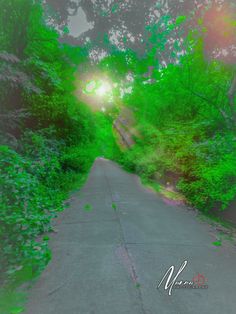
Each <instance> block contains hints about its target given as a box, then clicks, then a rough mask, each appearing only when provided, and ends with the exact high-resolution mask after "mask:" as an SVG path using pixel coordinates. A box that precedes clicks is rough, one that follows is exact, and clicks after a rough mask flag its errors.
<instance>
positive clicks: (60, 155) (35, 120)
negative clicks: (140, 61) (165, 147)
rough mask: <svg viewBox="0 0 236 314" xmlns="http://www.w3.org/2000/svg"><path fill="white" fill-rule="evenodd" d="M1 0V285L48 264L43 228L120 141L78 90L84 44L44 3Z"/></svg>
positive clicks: (33, 273)
mask: <svg viewBox="0 0 236 314" xmlns="http://www.w3.org/2000/svg"><path fill="white" fill-rule="evenodd" d="M0 7H1V10H0V47H1V50H0V101H1V105H0V187H1V189H0V241H1V251H0V283H1V285H2V284H4V282H7V283H8V284H9V280H10V281H11V280H13V281H14V280H15V279H16V278H21V279H22V280H23V281H24V280H26V279H27V278H28V279H31V278H33V277H34V276H36V275H37V274H39V273H40V271H41V270H42V269H43V268H44V267H45V265H46V264H47V263H48V261H49V260H50V257H51V256H50V251H49V249H48V245H47V243H48V237H47V236H45V237H41V236H40V235H41V234H43V233H45V232H49V231H53V230H52V227H51V224H50V222H51V219H52V218H54V217H56V215H57V213H58V212H60V211H62V210H63V209H64V208H65V203H64V201H65V200H66V198H67V197H68V193H69V192H70V191H71V190H73V189H75V188H78V187H79V186H80V185H81V184H82V182H84V179H85V177H86V174H87V173H88V171H89V168H90V167H91V165H92V163H93V161H94V159H95V158H96V157H97V156H100V155H103V156H104V157H107V158H110V159H112V158H113V152H114V151H115V148H116V147H115V141H114V140H113V136H112V121H110V120H109V119H108V118H107V117H105V116H104V115H102V114H99V113H92V112H91V110H90V109H89V107H88V106H86V104H84V103H82V102H81V101H79V100H78V99H77V98H76V97H75V96H74V90H75V88H76V87H75V83H74V82H75V73H76V75H77V76H78V75H79V74H78V66H79V65H81V64H83V63H86V62H88V58H87V53H86V51H85V50H83V49H82V48H80V47H71V46H69V45H67V44H61V43H60V42H59V40H58V39H59V34H58V32H57V31H56V30H55V29H54V28H53V27H52V26H48V24H46V19H45V16H44V13H43V9H42V6H41V4H40V3H37V2H35V1H31V0H22V1H15V0H10V1H0ZM104 141H105V143H106V147H104ZM117 153H119V150H118V148H117ZM22 274H23V275H22ZM21 279H20V280H21Z"/></svg>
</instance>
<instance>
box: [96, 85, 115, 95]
mask: <svg viewBox="0 0 236 314" xmlns="http://www.w3.org/2000/svg"><path fill="white" fill-rule="evenodd" d="M99 85H100V86H99V87H98V88H97V89H96V91H95V93H96V95H97V96H101V97H103V96H105V95H107V94H109V93H110V92H111V85H110V84H109V83H108V82H105V81H101V82H100V84H99Z"/></svg>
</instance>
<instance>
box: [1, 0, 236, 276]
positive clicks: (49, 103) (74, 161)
mask: <svg viewBox="0 0 236 314" xmlns="http://www.w3.org/2000/svg"><path fill="white" fill-rule="evenodd" d="M0 7H1V11H0V47H1V50H0V102H1V107H0V187H1V190H0V240H1V247H2V249H1V251H0V274H1V278H0V279H1V280H5V279H6V278H7V276H8V275H11V274H14V275H15V274H17V273H19V272H20V271H24V270H25V269H28V270H30V272H31V275H35V274H38V273H39V271H40V270H41V269H42V268H43V267H44V266H45V264H46V263H47V262H48V260H49V259H50V252H49V250H48V246H47V242H48V237H47V236H41V235H42V234H43V233H45V232H47V231H53V229H52V227H51V224H50V221H51V219H52V218H53V217H55V216H56V215H57V213H58V212H60V211H61V210H63V209H64V207H65V204H64V200H65V199H66V197H67V195H68V192H69V191H71V190H72V189H73V188H75V187H78V186H79V184H81V182H82V181H83V179H84V177H85V175H86V174H87V172H88V170H89V168H90V166H91V164H92V162H93V160H94V158H96V156H104V157H106V158H109V159H114V158H116V159H117V160H119V161H121V163H122V164H123V165H125V166H126V167H128V168H129V169H131V170H132V171H136V172H137V173H138V174H140V175H142V176H144V177H145V178H147V179H153V178H154V177H155V178H156V177H159V178H160V177H164V176H166V174H167V173H168V175H169V176H170V175H172V176H173V177H175V178H176V177H177V181H178V182H177V188H178V189H179V190H181V191H182V192H183V193H184V195H185V196H186V198H187V199H188V201H189V202H190V203H191V204H193V205H194V206H196V207H198V208H199V209H201V210H203V211H205V212H207V211H209V210H211V209H212V208H214V207H217V208H219V209H225V208H226V207H227V206H228V205H229V203H230V202H231V201H233V200H234V198H235V195H236V154H235V149H236V103H235V97H234V96H235V89H236V79H234V77H235V71H236V69H235V65H232V64H230V65H227V64H225V63H224V62H223V61H219V60H216V59H214V58H210V57H209V56H208V58H206V55H205V51H204V33H205V31H206V30H205V29H203V28H202V26H201V24H202V23H201V21H200V23H199V27H198V29H196V31H193V32H190V34H188V35H186V34H185V32H184V30H185V28H184V27H183V25H184V23H185V22H186V18H185V17H179V18H177V20H175V21H173V19H171V17H170V16H163V17H161V18H160V21H159V24H158V25H149V26H147V27H146V31H147V32H150V36H149V39H150V40H149V42H148V43H147V51H146V54H145V56H144V57H142V58H140V57H138V56H137V54H136V53H135V52H134V51H131V50H129V51H119V50H118V49H115V48H114V47H113V48H114V49H113V54H112V55H109V56H108V57H106V58H104V59H103V60H102V61H101V62H100V64H99V65H98V66H96V69H95V70H96V71H98V73H99V71H101V72H102V73H104V74H105V75H106V76H107V77H109V78H110V80H111V81H112V80H113V81H114V82H116V83H117V84H116V85H114V86H113V97H114V103H115V104H116V105H117V108H115V109H114V108H113V109H111V110H110V112H108V113H109V114H107V115H104V114H102V113H98V112H97V113H94V112H91V110H90V109H89V106H87V105H86V104H84V103H83V102H82V101H80V100H78V99H77V98H76V97H75V93H74V92H75V89H76V86H75V85H76V79H75V76H76V77H77V79H78V77H79V75H80V73H78V68H79V65H85V64H86V65H87V63H89V61H88V58H87V52H86V51H85V50H84V49H82V48H80V47H72V46H69V45H67V44H62V43H60V41H59V34H58V32H57V31H56V30H55V29H54V28H53V27H52V26H49V25H48V24H47V23H46V18H45V16H44V14H43V10H42V6H41V4H40V2H39V1H32V0H22V1H17V0H9V1H5V0H0ZM233 25H235V23H234V24H233ZM234 27H235V26H234ZM184 36H185V37H184ZM170 39H172V51H170V53H167V52H166V49H165V47H166V45H167V46H168V47H169V44H170ZM108 45H109V42H108ZM161 60H162V61H161ZM163 60H167V61H168V62H166V64H165V63H163ZM84 68H86V67H84ZM87 68H88V69H89V70H91V65H89V66H88V67H87ZM75 73H76V75H75ZM127 76H129V78H130V79H129V80H128V79H127ZM232 82H234V83H232ZM120 88H123V89H127V88H132V92H131V93H127V94H126V95H125V96H124V97H123V99H122V100H121V98H120V97H119V96H120ZM122 106H127V107H128V108H129V109H130V110H131V111H132V112H133V113H134V115H135V120H136V122H135V123H136V124H135V129H136V132H135V134H136V135H137V136H136V138H135V141H136V144H135V145H134V146H133V147H132V148H131V149H128V150H126V151H125V152H124V154H123V155H122V158H121V154H120V151H119V149H118V148H117V146H116V143H115V140H114V137H113V132H112V123H113V119H115V118H116V117H117V111H119V110H120V108H122ZM107 111H109V110H107Z"/></svg>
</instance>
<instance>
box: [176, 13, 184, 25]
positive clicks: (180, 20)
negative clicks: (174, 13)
mask: <svg viewBox="0 0 236 314" xmlns="http://www.w3.org/2000/svg"><path fill="white" fill-rule="evenodd" d="M186 19H187V17H186V16H185V15H180V16H178V17H177V19H176V20H175V24H176V25H177V26H179V25H181V24H183V23H184V22H185V21H186Z"/></svg>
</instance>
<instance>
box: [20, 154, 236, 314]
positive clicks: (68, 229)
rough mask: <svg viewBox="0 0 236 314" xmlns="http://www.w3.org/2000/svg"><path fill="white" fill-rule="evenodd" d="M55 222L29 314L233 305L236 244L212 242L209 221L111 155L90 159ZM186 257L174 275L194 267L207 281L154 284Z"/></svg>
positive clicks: (210, 309)
mask: <svg viewBox="0 0 236 314" xmlns="http://www.w3.org/2000/svg"><path fill="white" fill-rule="evenodd" d="M56 225H57V227H56V228H57V229H58V233H55V234H53V236H52V237H51V240H50V246H51V248H52V250H53V259H52V261H51V262H50V264H49V266H48V267H47V269H46V270H45V271H44V273H43V274H42V276H41V277H40V279H39V280H38V282H37V283H36V284H35V286H34V288H33V289H32V290H31V293H30V297H29V302H28V305H27V311H26V313H27V314H157V313H158V314H165V313H166V314H172V313H173V314H185V313H191V314H195V313H196V314H199V313H207V314H213V313H214V314H217V313H218V314H222V313H227V314H231V313H232V314H235V313H236V302H235V301H236V298H235V296H236V294H235V288H236V271H235V266H236V250H235V248H233V246H231V245H223V246H222V247H215V246H213V245H212V242H213V241H214V240H215V234H214V231H213V228H212V227H210V226H208V225H207V224H206V223H202V222H199V221H198V220H197V218H196V216H195V214H194V212H193V211H188V210H187V209H185V208H184V207H177V206H171V205H168V204H166V202H165V201H164V200H162V199H161V197H159V196H157V195H156V194H154V193H153V192H151V191H148V190H146V189H145V188H143V187H142V186H141V184H140V183H139V180H138V178H137V177H136V176H134V175H131V174H128V173H126V172H124V171H123V170H121V169H120V168H119V167H118V166H117V165H116V164H114V163H112V162H111V161H107V160H104V159H97V160H96V162H95V163H94V165H93V168H92V170H91V173H90V176H89V178H88V181H87V183H86V184H85V186H84V188H83V189H82V190H81V191H80V192H78V193H76V194H75V195H74V196H73V198H72V199H71V205H70V208H69V209H67V210H66V211H65V212H64V213H63V214H62V215H61V216H60V218H59V219H57V221H56ZM185 260H187V261H188V264H187V266H186V267H185V269H184V270H183V272H182V273H181V274H180V275H179V277H178V280H181V279H182V280H188V281H191V280H192V278H193V277H194V276H196V275H197V274H198V273H200V274H203V275H204V276H205V277H206V278H207V285H208V289H186V288H182V289H173V290H172V295H171V296H169V295H168V292H169V290H165V289H164V286H162V285H161V287H160V288H159V289H156V286H157V285H158V283H160V281H161V279H162V277H163V276H164V274H165V272H166V271H167V269H168V268H169V267H170V266H172V265H173V266H175V273H176V272H177V271H178V269H179V267H180V265H181V264H182V263H183V262H184V261H185Z"/></svg>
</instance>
